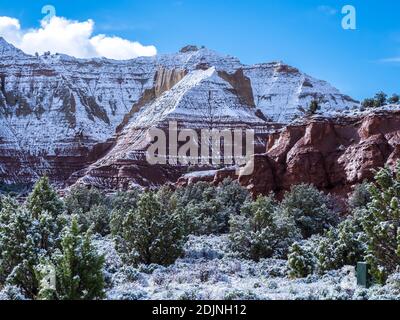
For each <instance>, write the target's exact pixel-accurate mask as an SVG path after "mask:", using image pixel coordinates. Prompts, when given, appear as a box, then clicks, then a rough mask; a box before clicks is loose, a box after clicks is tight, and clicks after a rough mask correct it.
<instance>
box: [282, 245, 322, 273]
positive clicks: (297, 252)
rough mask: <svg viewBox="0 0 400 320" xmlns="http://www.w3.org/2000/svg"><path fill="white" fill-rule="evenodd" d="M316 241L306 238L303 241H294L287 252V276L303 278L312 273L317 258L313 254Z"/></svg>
mask: <svg viewBox="0 0 400 320" xmlns="http://www.w3.org/2000/svg"><path fill="white" fill-rule="evenodd" d="M315 243H316V241H311V240H307V241H304V242H303V243H298V242H296V243H294V244H293V245H292V246H291V247H290V250H289V254H288V269H289V276H291V277H292V278H305V277H307V276H308V275H310V274H313V273H314V271H315V269H316V265H317V259H316V255H315V247H314V246H313V245H315Z"/></svg>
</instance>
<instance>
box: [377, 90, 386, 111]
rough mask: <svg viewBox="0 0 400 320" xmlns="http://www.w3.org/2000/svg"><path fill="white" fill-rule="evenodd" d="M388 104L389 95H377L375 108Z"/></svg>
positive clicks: (379, 93) (382, 93)
mask: <svg viewBox="0 0 400 320" xmlns="http://www.w3.org/2000/svg"><path fill="white" fill-rule="evenodd" d="M386 103H387V94H386V93H384V92H382V91H381V92H378V93H377V94H376V95H375V107H376V108H379V107H383V106H384V105H385V104H386Z"/></svg>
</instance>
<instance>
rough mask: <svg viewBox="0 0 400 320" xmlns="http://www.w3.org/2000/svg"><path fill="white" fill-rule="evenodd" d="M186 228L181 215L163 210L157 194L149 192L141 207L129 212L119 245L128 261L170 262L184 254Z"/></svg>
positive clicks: (134, 262)
mask: <svg viewBox="0 0 400 320" xmlns="http://www.w3.org/2000/svg"><path fill="white" fill-rule="evenodd" d="M182 229H183V228H182V225H181V222H180V220H179V218H178V217H177V215H176V214H174V212H166V211H165V210H163V208H162V205H161V203H160V201H159V200H158V199H157V196H156V194H154V193H153V192H146V193H144V194H143V195H142V196H141V197H140V199H139V201H138V205H137V209H136V210H131V211H130V212H129V213H128V214H127V217H126V219H125V220H124V222H123V233H122V237H121V243H120V244H119V245H118V248H119V251H121V252H122V254H123V257H124V260H125V261H127V262H128V263H132V264H136V265H137V264H141V263H142V264H153V263H154V264H160V265H169V264H172V263H174V262H175V260H176V259H177V258H178V257H179V256H180V255H181V254H182V248H183V242H184V234H183V230H182Z"/></svg>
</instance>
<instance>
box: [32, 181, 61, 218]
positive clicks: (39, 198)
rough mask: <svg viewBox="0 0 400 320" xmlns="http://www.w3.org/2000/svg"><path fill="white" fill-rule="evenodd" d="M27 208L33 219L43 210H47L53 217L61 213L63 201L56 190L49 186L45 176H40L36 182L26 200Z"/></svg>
mask: <svg viewBox="0 0 400 320" xmlns="http://www.w3.org/2000/svg"><path fill="white" fill-rule="evenodd" d="M27 208H28V209H29V211H30V212H31V213H32V215H33V218H35V219H39V216H40V214H41V213H43V212H47V213H48V214H50V215H51V216H53V217H57V216H58V215H60V214H62V212H63V203H62V201H61V200H60V198H59V197H58V195H57V192H56V191H55V190H54V189H53V188H52V187H51V186H50V183H49V179H48V178H47V177H43V178H41V179H40V180H39V181H38V182H37V183H36V185H35V187H34V188H33V191H32V193H31V194H30V196H29V198H28V200H27Z"/></svg>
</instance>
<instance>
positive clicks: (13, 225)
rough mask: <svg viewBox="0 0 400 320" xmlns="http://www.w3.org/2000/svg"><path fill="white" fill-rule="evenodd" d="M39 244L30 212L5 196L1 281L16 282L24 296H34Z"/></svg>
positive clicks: (0, 232) (0, 245)
mask: <svg viewBox="0 0 400 320" xmlns="http://www.w3.org/2000/svg"><path fill="white" fill-rule="evenodd" d="M39 243H40V233H39V230H38V226H37V223H35V221H34V219H32V216H31V213H30V212H29V211H27V210H26V209H25V208H21V207H20V206H19V205H18V203H16V202H15V201H14V200H12V199H11V198H6V199H5V200H4V201H3V209H2V210H1V212H0V283H1V284H3V285H4V284H10V285H16V286H18V287H20V288H21V289H22V290H23V292H24V294H25V295H26V296H27V297H29V298H33V297H35V295H36V294H37V289H38V283H37V281H36V277H35V266H36V264H37V263H38V261H39V254H40V246H39Z"/></svg>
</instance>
